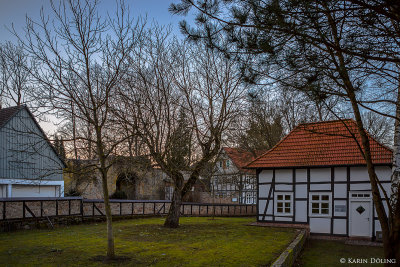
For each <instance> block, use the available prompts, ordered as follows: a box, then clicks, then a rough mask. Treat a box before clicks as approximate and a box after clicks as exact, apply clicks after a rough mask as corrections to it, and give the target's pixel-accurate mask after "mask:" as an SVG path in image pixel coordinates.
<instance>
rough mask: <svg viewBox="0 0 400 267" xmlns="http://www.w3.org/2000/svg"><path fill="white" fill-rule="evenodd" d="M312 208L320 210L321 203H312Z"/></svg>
mask: <svg viewBox="0 0 400 267" xmlns="http://www.w3.org/2000/svg"><path fill="white" fill-rule="evenodd" d="M311 205H312V206H311V207H312V208H313V209H318V208H319V203H311Z"/></svg>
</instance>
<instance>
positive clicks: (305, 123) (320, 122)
mask: <svg viewBox="0 0 400 267" xmlns="http://www.w3.org/2000/svg"><path fill="white" fill-rule="evenodd" d="M345 121H351V122H356V121H355V120H354V119H352V118H348V119H336V120H327V121H314V122H303V123H300V124H298V125H297V126H296V127H299V126H301V125H311V124H325V123H333V122H345ZM296 127H295V128H296ZM293 129H294V128H293Z"/></svg>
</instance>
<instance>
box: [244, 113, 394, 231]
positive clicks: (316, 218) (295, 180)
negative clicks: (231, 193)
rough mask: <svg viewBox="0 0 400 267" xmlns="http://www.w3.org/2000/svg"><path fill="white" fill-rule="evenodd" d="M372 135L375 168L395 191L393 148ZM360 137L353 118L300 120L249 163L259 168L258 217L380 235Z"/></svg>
mask: <svg viewBox="0 0 400 267" xmlns="http://www.w3.org/2000/svg"><path fill="white" fill-rule="evenodd" d="M369 138H370V144H371V150H372V151H371V152H372V158H373V163H374V166H375V171H376V173H377V176H378V178H379V180H380V183H381V184H382V186H383V187H384V188H385V190H386V191H388V192H390V188H391V165H392V155H393V154H392V151H391V150H390V149H389V148H387V147H385V146H384V145H382V144H380V143H379V142H377V141H376V140H374V139H373V138H372V137H371V136H370V137H369ZM360 140H361V138H360V136H359V134H358V131H357V125H356V122H355V121H353V120H338V121H327V122H318V123H307V124H301V125H299V126H297V127H296V128H295V129H293V130H292V131H291V132H290V133H289V134H288V135H287V136H286V137H284V138H283V139H282V140H281V141H280V142H279V143H278V144H277V145H276V146H275V147H273V148H272V149H270V150H269V151H268V152H266V153H265V154H263V155H261V156H260V157H258V158H256V159H255V160H254V161H252V162H251V163H249V164H248V165H247V168H250V169H256V173H257V188H258V191H257V210H258V215H257V221H259V222H274V223H286V224H308V225H309V227H310V232H311V233H318V234H328V235H339V236H357V237H369V238H375V237H377V236H378V237H379V236H380V231H381V227H380V224H379V221H378V218H377V215H376V211H375V209H374V204H373V201H372V194H371V185H370V182H369V176H368V172H367V167H366V162H365V160H364V158H363V156H362V154H361V152H360V150H359V146H360V145H361V142H360ZM385 205H386V204H385Z"/></svg>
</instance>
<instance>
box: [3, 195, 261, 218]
mask: <svg viewBox="0 0 400 267" xmlns="http://www.w3.org/2000/svg"><path fill="white" fill-rule="evenodd" d="M110 205H111V213H112V215H113V216H140V215H142V216H143V215H166V214H167V213H168V210H169V207H170V205H171V201H169V200H120V199H112V200H110ZM0 214H1V217H0V222H1V221H12V220H30V219H42V218H47V219H48V218H52V217H65V216H75V217H76V216H78V217H79V216H80V217H82V218H87V217H99V216H100V217H101V216H105V210H104V201H103V200H101V199H83V198H81V197H63V198H0ZM181 214H182V215H183V216H255V215H256V206H255V205H243V204H213V203H192V202H184V203H183V204H182V207H181Z"/></svg>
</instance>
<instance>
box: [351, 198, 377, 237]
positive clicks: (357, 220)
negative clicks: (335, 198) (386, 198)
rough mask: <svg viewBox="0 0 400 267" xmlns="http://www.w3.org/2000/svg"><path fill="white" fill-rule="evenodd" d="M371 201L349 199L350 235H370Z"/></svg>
mask: <svg viewBox="0 0 400 267" xmlns="http://www.w3.org/2000/svg"><path fill="white" fill-rule="evenodd" d="M371 214H372V213H371V201H370V200H350V236H364V237H367V236H368V237H370V236H371V222H372V218H371V217H372V216H371Z"/></svg>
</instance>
